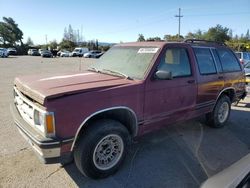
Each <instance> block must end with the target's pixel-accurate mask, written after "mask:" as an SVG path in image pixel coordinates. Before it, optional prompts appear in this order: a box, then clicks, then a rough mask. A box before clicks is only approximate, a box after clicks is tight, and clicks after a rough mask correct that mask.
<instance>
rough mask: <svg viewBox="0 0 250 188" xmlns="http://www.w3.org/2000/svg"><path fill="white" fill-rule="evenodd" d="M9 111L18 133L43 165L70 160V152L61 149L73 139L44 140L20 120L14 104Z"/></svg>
mask: <svg viewBox="0 0 250 188" xmlns="http://www.w3.org/2000/svg"><path fill="white" fill-rule="evenodd" d="M10 111H11V114H12V116H13V118H14V122H15V125H16V126H17V128H18V130H19V132H20V133H21V135H22V136H23V137H24V139H25V140H26V141H27V142H28V143H29V144H30V145H31V147H32V149H33V150H34V152H35V153H36V155H37V156H38V158H39V159H40V160H41V161H42V162H43V163H45V164H51V163H67V162H70V161H71V160H72V154H71V153H72V152H71V151H70V150H69V151H64V152H62V148H63V147H64V146H66V145H70V144H71V143H73V138H72V139H57V138H45V137H43V136H42V135H40V134H38V133H37V132H36V131H35V130H34V129H33V128H32V127H31V126H30V125H29V124H28V123H27V122H26V121H24V120H23V119H22V117H21V116H20V114H19V112H18V111H17V109H16V107H15V105H14V104H11V106H10Z"/></svg>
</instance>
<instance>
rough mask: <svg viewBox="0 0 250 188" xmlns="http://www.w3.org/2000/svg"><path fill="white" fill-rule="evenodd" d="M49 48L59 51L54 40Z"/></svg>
mask: <svg viewBox="0 0 250 188" xmlns="http://www.w3.org/2000/svg"><path fill="white" fill-rule="evenodd" d="M49 46H50V49H57V46H58V44H57V42H56V40H53V41H51V42H50V43H49Z"/></svg>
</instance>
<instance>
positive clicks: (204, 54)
mask: <svg viewBox="0 0 250 188" xmlns="http://www.w3.org/2000/svg"><path fill="white" fill-rule="evenodd" d="M194 53H195V56H196V59H197V63H198V66H199V70H200V74H215V73H216V68H215V64H214V60H213V56H212V54H211V52H210V49H209V48H194Z"/></svg>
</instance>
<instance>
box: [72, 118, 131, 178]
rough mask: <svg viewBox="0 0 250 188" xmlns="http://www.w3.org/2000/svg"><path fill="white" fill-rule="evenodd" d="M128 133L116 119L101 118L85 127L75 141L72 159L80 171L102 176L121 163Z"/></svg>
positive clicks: (93, 175)
mask: <svg viewBox="0 0 250 188" xmlns="http://www.w3.org/2000/svg"><path fill="white" fill-rule="evenodd" d="M129 142H130V135H129V132H128V130H127V129H126V128H125V127H124V126H123V125H122V124H121V123H120V122H118V121H115V120H110V119H102V120H98V121H95V122H94V123H92V124H91V125H89V127H88V128H87V129H86V131H85V132H84V133H83V135H82V138H80V140H79V142H78V143H77V147H76V149H75V151H74V159H75V163H76V166H77V168H78V169H79V170H80V172H81V173H82V174H83V175H85V176H88V177H91V178H95V179H96V178H104V177H107V176H109V175H111V174H113V173H115V172H116V171H117V170H118V168H119V166H120V165H121V164H122V162H123V160H124V158H125V154H126V150H127V146H128V143H129Z"/></svg>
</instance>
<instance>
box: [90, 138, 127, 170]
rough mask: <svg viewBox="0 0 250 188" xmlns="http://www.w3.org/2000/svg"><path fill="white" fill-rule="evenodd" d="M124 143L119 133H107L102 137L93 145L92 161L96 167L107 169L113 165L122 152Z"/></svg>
mask: <svg viewBox="0 0 250 188" xmlns="http://www.w3.org/2000/svg"><path fill="white" fill-rule="evenodd" d="M123 150H124V144H123V140H122V138H121V137H120V136H119V135H116V134H109V135H107V136H105V137H104V138H102V139H101V140H100V141H99V142H98V144H97V145H96V147H95V150H94V153H93V162H94V165H95V166H96V168H98V169H100V170H108V169H110V168H112V167H113V166H115V165H116V164H117V163H118V162H119V160H120V158H121V156H122V153H123Z"/></svg>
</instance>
